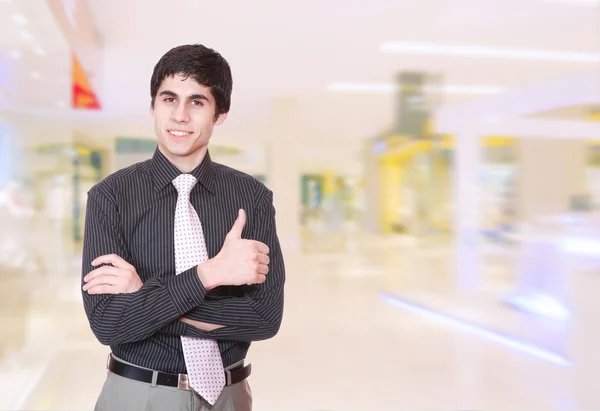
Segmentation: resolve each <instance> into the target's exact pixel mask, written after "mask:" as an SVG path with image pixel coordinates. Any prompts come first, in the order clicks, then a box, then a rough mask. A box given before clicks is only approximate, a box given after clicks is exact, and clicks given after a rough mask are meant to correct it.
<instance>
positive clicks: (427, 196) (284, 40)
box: [0, 0, 600, 411]
mask: <svg viewBox="0 0 600 411" xmlns="http://www.w3.org/2000/svg"><path fill="white" fill-rule="evenodd" d="M184 43H202V44H204V45H206V46H209V47H212V48H215V49H216V50H218V51H219V52H220V53H222V54H223V56H224V57H225V58H226V59H227V60H228V61H229V62H230V64H231V66H232V70H233V76H234V91H233V97H232V110H231V112H230V114H229V118H228V120H227V121H226V122H225V124H223V125H222V126H220V127H218V128H217V129H216V131H215V134H214V136H213V139H212V141H211V144H210V150H211V155H212V157H213V159H214V160H216V161H218V162H221V163H224V164H226V165H229V166H231V167H235V168H238V169H240V170H242V171H244V172H247V173H249V174H252V175H254V176H255V177H256V178H258V179H260V180H261V181H263V182H264V184H266V186H267V187H269V188H270V189H272V190H273V191H274V193H275V203H276V207H277V218H278V231H279V236H280V240H281V243H282V246H283V248H284V254H285V259H286V266H287V277H288V281H287V286H286V308H285V314H284V321H283V325H282V328H281V331H280V333H279V334H278V335H277V336H276V337H275V338H274V339H272V340H268V341H263V342H259V343H255V344H254V345H253V346H252V348H251V350H250V357H249V361H251V362H252V363H253V374H252V376H251V377H250V380H249V381H250V384H251V387H252V390H253V392H254V406H255V409H256V410H257V411H267V410H273V411H285V410H298V411H308V410H340V411H345V410H401V409H406V410H408V409H411V410H419V409H448V410H449V409H498V410H507V409H556V410H563V409H564V410H566V409H598V408H600V391H599V390H598V389H597V388H598V383H597V380H596V378H597V375H598V371H599V370H600V368H599V367H600V356H599V355H598V352H597V350H598V347H599V346H600V331H599V330H598V312H600V311H599V308H600V302H599V300H598V294H599V292H600V210H599V206H600V2H599V1H597V0H587V1H586V0H502V1H500V0H495V1H492V0H421V1H418V2H417V1H406V0H395V1H389V0H370V1H360V0H354V1H340V0H329V1H323V2H317V1H314V0H304V1H275V0H258V1H253V2H245V1H234V0H223V1H218V2H214V1H213V2H207V1H201V0H173V1H166V0H144V1H142V0H122V1H117V0H12V1H11V0H8V1H7V0H0V334H1V336H0V409H5V410H51V409H52V410H92V409H93V406H94V403H95V401H96V398H97V395H98V393H99V392H100V389H101V386H102V383H103V381H104V377H105V375H106V369H105V361H106V355H107V353H108V348H107V347H104V346H102V345H100V343H99V342H97V341H96V340H95V338H94V336H93V334H92V333H91V331H90V329H89V326H88V323H87V319H86V317H85V314H84V311H83V307H82V303H81V291H80V273H81V268H80V266H81V261H80V260H81V245H82V244H81V240H82V237H83V222H84V219H85V203H86V196H87V191H88V189H89V188H90V187H91V186H93V185H94V184H96V183H97V182H98V181H100V180H101V179H103V178H104V177H106V176H107V175H109V174H111V173H113V172H114V171H116V170H118V169H120V168H122V167H126V166H128V165H131V164H133V163H135V162H138V161H143V160H145V159H147V158H149V157H151V155H152V153H153V151H154V149H155V147H156V141H155V137H154V133H153V126H152V119H151V117H150V114H149V104H150V85H149V82H150V76H151V74H152V69H153V67H154V64H155V63H156V62H157V61H158V59H159V58H160V57H161V56H162V55H163V54H164V53H165V52H166V51H167V50H169V49H170V48H172V47H174V46H177V45H180V44H184Z"/></svg>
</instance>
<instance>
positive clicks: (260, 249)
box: [248, 240, 270, 254]
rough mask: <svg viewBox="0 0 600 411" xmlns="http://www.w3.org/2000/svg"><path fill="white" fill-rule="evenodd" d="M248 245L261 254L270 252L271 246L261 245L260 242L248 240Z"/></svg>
mask: <svg viewBox="0 0 600 411" xmlns="http://www.w3.org/2000/svg"><path fill="white" fill-rule="evenodd" d="M248 243H249V244H250V245H249V246H250V247H251V248H254V249H255V250H256V251H258V252H259V253H263V254H269V252H270V250H269V246H267V245H266V244H265V243H261V242H260V241H256V240H248Z"/></svg>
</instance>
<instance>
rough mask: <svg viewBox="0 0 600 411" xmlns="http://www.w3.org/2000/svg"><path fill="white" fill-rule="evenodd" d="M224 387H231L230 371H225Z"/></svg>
mask: <svg viewBox="0 0 600 411" xmlns="http://www.w3.org/2000/svg"><path fill="white" fill-rule="evenodd" d="M225 385H226V386H229V385H231V370H228V369H225Z"/></svg>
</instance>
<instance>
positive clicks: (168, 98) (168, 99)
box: [165, 97, 175, 103]
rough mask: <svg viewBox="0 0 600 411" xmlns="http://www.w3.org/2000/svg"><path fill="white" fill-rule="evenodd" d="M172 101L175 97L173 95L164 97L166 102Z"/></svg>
mask: <svg viewBox="0 0 600 411" xmlns="http://www.w3.org/2000/svg"><path fill="white" fill-rule="evenodd" d="M173 101H175V99H174V98H173V97H167V98H166V99H165V102H166V103H172V102H173Z"/></svg>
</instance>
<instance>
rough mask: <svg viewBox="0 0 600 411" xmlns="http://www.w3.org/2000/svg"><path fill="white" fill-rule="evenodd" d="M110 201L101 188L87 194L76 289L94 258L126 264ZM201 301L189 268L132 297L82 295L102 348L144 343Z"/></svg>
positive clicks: (200, 288) (107, 191)
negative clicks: (111, 257)
mask: <svg viewBox="0 0 600 411" xmlns="http://www.w3.org/2000/svg"><path fill="white" fill-rule="evenodd" d="M101 184H102V183H101ZM111 197H112V195H111V192H110V189H109V188H107V187H106V186H102V185H99V186H95V187H94V188H92V189H91V190H90V192H89V193H88V201H87V211H86V219H85V231H84V240H83V241H84V242H83V257H82V279H81V285H82V286H83V284H84V281H83V278H84V277H85V276H86V275H87V274H88V273H90V272H91V271H93V270H94V269H96V268H98V267H93V266H92V265H91V263H92V261H93V260H94V259H96V258H97V257H100V256H102V255H107V254H116V255H119V256H120V257H121V258H123V259H124V260H126V261H129V262H131V255H130V251H129V247H128V245H127V244H126V242H125V240H124V236H123V233H122V230H121V229H120V227H121V225H120V215H119V211H118V209H117V207H116V202H115V201H114V199H112V198H111ZM205 295H206V290H205V289H204V286H203V285H202V282H201V281H200V278H199V276H198V274H197V270H196V268H195V267H194V268H191V269H189V270H187V271H185V272H183V273H181V274H179V275H173V276H172V277H170V278H168V279H162V278H158V277H154V278H150V279H149V280H146V281H145V282H144V285H143V286H142V287H141V288H140V289H139V290H138V291H136V292H133V293H127V294H95V295H90V294H88V293H87V291H82V296H83V305H84V309H85V313H86V315H87V318H88V321H89V323H90V327H91V329H92V331H93V333H94V335H95V336H96V338H97V339H98V341H100V343H102V344H104V345H113V344H122V343H129V342H134V341H140V340H143V339H146V338H148V337H149V336H150V335H152V334H153V333H155V332H156V331H157V330H159V329H160V328H161V327H164V326H165V325H167V324H170V323H172V322H173V321H175V320H176V319H177V318H179V317H181V316H182V315H183V314H184V313H185V312H187V311H189V310H191V309H192V308H193V307H195V306H198V305H199V304H202V302H203V301H204V297H205Z"/></svg>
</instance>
